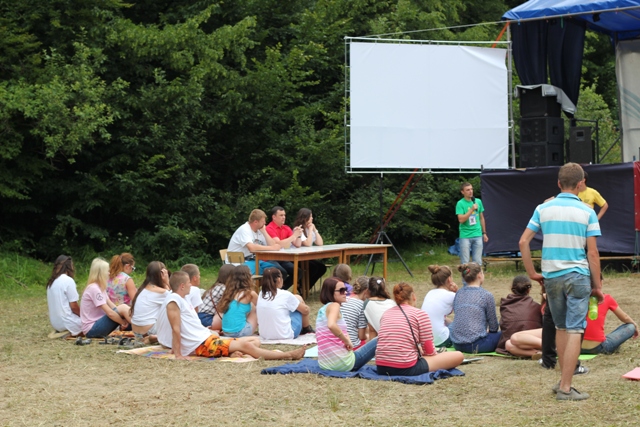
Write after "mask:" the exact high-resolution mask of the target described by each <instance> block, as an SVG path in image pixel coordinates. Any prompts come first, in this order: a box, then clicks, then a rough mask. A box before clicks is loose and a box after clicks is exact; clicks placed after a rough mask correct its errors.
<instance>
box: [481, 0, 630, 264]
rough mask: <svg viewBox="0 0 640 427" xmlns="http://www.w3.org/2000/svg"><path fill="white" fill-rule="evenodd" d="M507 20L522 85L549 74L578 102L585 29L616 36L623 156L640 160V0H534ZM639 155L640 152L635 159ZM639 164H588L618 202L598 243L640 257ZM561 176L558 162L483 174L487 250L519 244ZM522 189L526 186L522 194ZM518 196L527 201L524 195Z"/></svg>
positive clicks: (605, 221) (605, 192)
mask: <svg viewBox="0 0 640 427" xmlns="http://www.w3.org/2000/svg"><path fill="white" fill-rule="evenodd" d="M502 19H503V20H505V21H510V25H509V28H510V31H511V34H512V36H513V57H514V61H515V64H516V69H517V71H518V76H519V77H520V80H521V81H522V83H523V84H524V85H536V84H547V83H548V81H547V78H548V77H549V78H550V80H551V84H552V85H554V86H557V87H560V88H561V89H562V90H563V91H564V92H565V93H566V94H567V96H568V97H569V98H570V99H571V100H572V101H573V102H574V104H576V105H578V103H577V100H578V99H577V98H578V92H579V88H580V72H581V66H582V56H583V47H584V33H585V31H586V30H587V29H590V30H594V31H597V32H600V33H604V34H607V35H608V36H609V37H610V38H611V41H612V43H613V46H614V47H615V49H616V71H617V79H618V88H619V94H620V107H621V113H620V114H621V122H622V128H623V156H624V157H623V159H624V161H625V162H630V161H634V160H638V158H640V154H639V152H638V147H639V146H640V74H639V73H638V72H637V70H638V69H640V0H606V1H605V0H593V1H588V0H586V1H585V0H531V1H528V2H526V3H523V4H521V5H520V6H518V7H516V8H514V9H511V10H510V11H508V12H507V13H505V14H504V15H503V17H502ZM625 140H626V141H625ZM625 150H626V152H625ZM636 155H637V156H639V157H638V158H635V156H636ZM634 165H637V163H635V164H630V163H622V164H617V165H589V166H586V168H585V169H587V170H588V171H589V178H590V179H589V182H590V183H595V184H596V187H598V188H599V190H600V191H601V192H602V194H603V195H604V196H605V198H608V200H609V201H610V206H614V205H615V206H616V208H615V209H616V210H615V211H610V212H608V213H607V216H605V217H603V221H602V222H601V227H602V230H603V237H601V238H599V239H598V246H600V249H601V250H602V251H604V252H609V253H616V254H622V253H624V254H630V253H633V254H635V255H636V256H638V250H639V249H638V248H639V247H640V246H638V242H640V228H638V227H637V226H635V224H634V218H637V217H638V216H639V215H640V211H638V210H637V209H635V208H634V203H635V204H636V205H637V206H640V204H638V203H639V202H638V200H636V199H640V192H638V190H637V189H636V187H634V178H633V176H634V172H633V171H634V170H635V169H634ZM500 174H502V175H500ZM556 176H557V168H556V167H548V168H533V169H530V170H525V171H522V170H518V171H495V172H483V174H482V175H481V179H482V190H483V191H482V193H483V194H482V196H483V201H484V203H485V206H486V211H485V221H486V222H487V228H488V229H489V230H494V231H492V232H490V234H491V236H492V237H491V240H490V241H489V242H488V244H487V245H486V246H485V250H486V251H487V252H500V251H517V250H518V248H517V239H514V236H518V235H519V233H520V232H521V230H522V227H523V224H526V222H527V221H528V219H529V218H530V215H531V212H532V211H533V209H534V207H535V205H537V204H538V203H540V202H541V201H542V200H545V199H546V198H547V197H548V196H549V195H550V194H553V193H554V192H555V191H557V188H556V182H557V181H556ZM519 180H521V181H519ZM511 186H515V187H513V188H517V190H516V191H515V193H510V191H509V189H510V188H511ZM538 186H539V187H538ZM522 188H527V191H526V192H523V191H522ZM485 190H486V194H485ZM538 190H539V193H538V192H537V191H538ZM516 193H517V194H518V196H515V194H516ZM517 197H522V198H523V200H522V201H518V200H517ZM514 201H515V202H514ZM514 206H518V207H524V208H523V211H522V212H520V213H519V212H517V210H516V209H515V208H514ZM510 225H513V227H511V228H510ZM634 228H635V230H636V232H635V238H634V235H633V230H634ZM540 246H541V239H540V238H539V237H536V239H535V240H534V242H533V245H532V247H533V248H534V249H539V248H540Z"/></svg>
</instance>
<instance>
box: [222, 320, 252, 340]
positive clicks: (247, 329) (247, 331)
mask: <svg viewBox="0 0 640 427" xmlns="http://www.w3.org/2000/svg"><path fill="white" fill-rule="evenodd" d="M250 335H253V325H252V324H251V323H249V322H247V323H245V324H244V328H242V329H240V330H239V331H238V332H233V333H229V332H225V333H224V336H225V337H231V338H240V337H248V336H250Z"/></svg>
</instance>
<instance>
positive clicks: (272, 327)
mask: <svg viewBox="0 0 640 427" xmlns="http://www.w3.org/2000/svg"><path fill="white" fill-rule="evenodd" d="M299 305H300V301H298V299H297V298H296V297H295V296H294V295H293V294H292V293H291V292H289V291H285V290H284V289H278V292H277V293H276V296H275V298H274V299H273V300H271V301H268V300H266V299H264V298H262V293H261V294H260V295H258V304H257V306H256V312H257V314H258V325H260V327H259V331H260V338H262V339H264V340H287V339H291V338H293V329H291V313H293V312H294V311H296V310H297V309H298V306H299Z"/></svg>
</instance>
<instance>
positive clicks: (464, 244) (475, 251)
mask: <svg viewBox="0 0 640 427" xmlns="http://www.w3.org/2000/svg"><path fill="white" fill-rule="evenodd" d="M469 254H471V260H472V261H473V262H475V263H476V264H478V265H480V266H481V265H482V236H480V237H471V238H469V239H460V264H466V263H468V262H469Z"/></svg>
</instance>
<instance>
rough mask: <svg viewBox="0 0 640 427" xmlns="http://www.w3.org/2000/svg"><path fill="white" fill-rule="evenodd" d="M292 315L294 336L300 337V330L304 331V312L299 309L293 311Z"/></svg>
mask: <svg viewBox="0 0 640 427" xmlns="http://www.w3.org/2000/svg"><path fill="white" fill-rule="evenodd" d="M290 316H291V330H293V338H298V336H299V335H300V332H302V313H300V312H299V311H293V312H291V314H290Z"/></svg>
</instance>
